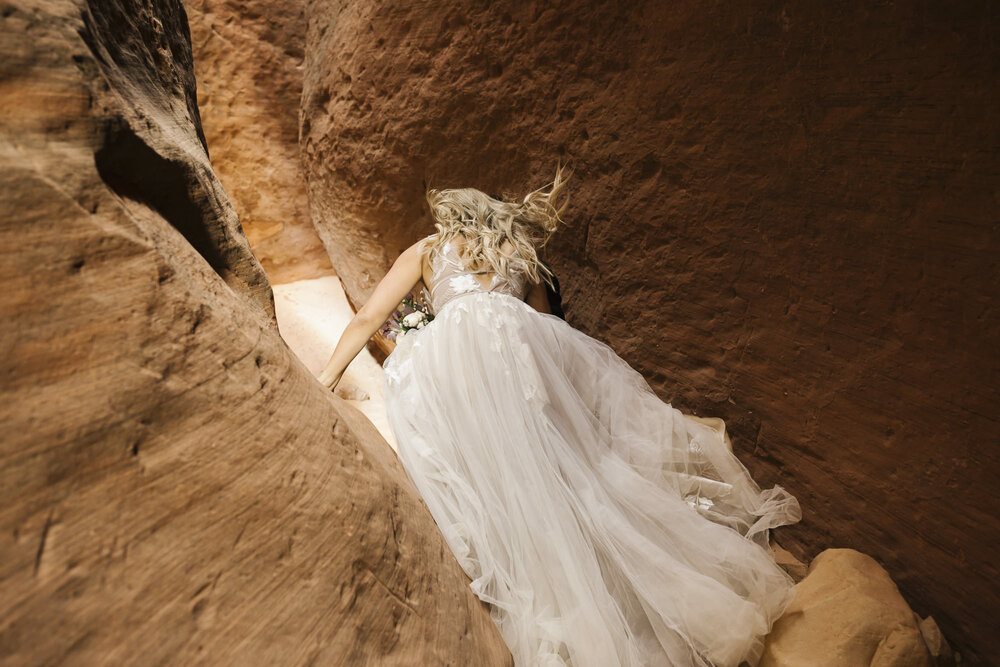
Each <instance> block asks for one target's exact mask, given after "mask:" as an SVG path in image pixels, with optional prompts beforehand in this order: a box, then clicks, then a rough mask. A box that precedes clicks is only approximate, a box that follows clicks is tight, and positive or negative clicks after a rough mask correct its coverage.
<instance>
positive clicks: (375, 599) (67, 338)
mask: <svg viewBox="0 0 1000 667" xmlns="http://www.w3.org/2000/svg"><path fill="white" fill-rule="evenodd" d="M0 31H2V34H0V55H2V57H0V83H2V91H0V94H2V98H0V99H2V103H3V107H2V109H3V114H2V116H0V181H2V186H0V187H2V189H3V192H4V199H3V202H2V204H0V280H2V283H3V286H4V288H3V290H2V291H0V312H2V313H3V317H2V318H0V341H2V343H3V349H4V354H3V355H2V358H0V378H2V382H0V457H2V465H0V564H2V566H0V618H2V619H3V622H2V623H0V663H3V664H5V665H7V664H9V665H29V664H30V665H35V664H37V665H43V664H87V665H117V664H176V665H192V664H212V665H215V664H240V665H246V664H282V665H298V664H330V665H332V664H350V665H366V664H378V665H417V664H419V665H432V664H441V663H447V662H452V663H453V664H510V655H509V653H508V652H507V650H506V647H505V646H504V645H503V643H502V640H501V639H500V637H499V635H498V633H497V632H496V628H495V626H494V625H493V623H492V621H491V620H490V619H489V616H488V612H487V610H486V609H485V608H484V606H483V605H482V604H481V603H480V602H479V600H478V599H476V598H475V596H474V595H473V594H472V592H471V591H470V590H469V588H468V585H467V583H468V580H467V578H466V577H465V575H464V573H462V571H461V569H460V568H459V566H458V564H457V562H455V560H454V557H453V556H452V555H451V553H450V552H449V551H448V549H447V547H446V545H445V543H444V541H443V539H442V538H441V537H440V534H439V532H438V531H437V529H436V527H435V526H434V524H433V521H432V519H431V517H430V515H429V514H428V512H427V511H426V508H425V507H424V506H423V504H422V503H421V501H420V500H419V499H418V497H417V496H416V495H415V492H414V491H413V490H412V487H411V486H410V485H409V482H408V480H406V479H405V475H404V473H403V471H402V469H401V467H400V466H399V464H398V462H397V461H396V459H395V457H394V455H393V453H392V451H391V450H390V449H389V447H388V446H387V445H386V443H385V442H384V441H383V440H382V439H381V438H380V437H379V436H378V434H377V432H376V431H375V430H374V428H373V427H372V426H371V425H370V423H369V422H368V421H367V420H366V419H364V418H363V417H362V416H361V415H360V413H358V412H357V411H355V410H353V409H352V408H350V406H348V405H347V404H346V402H344V401H343V400H341V399H339V398H337V397H334V396H332V395H331V394H330V393H329V392H327V391H325V390H324V389H323V388H322V387H321V386H320V385H319V384H318V383H317V382H316V381H315V380H314V379H313V378H312V377H311V376H310V375H309V373H308V372H307V370H306V369H305V367H304V366H303V365H302V364H301V363H300V362H299V361H298V360H297V359H296V357H295V356H294V355H292V354H291V353H290V351H289V350H288V348H287V346H286V345H285V344H284V343H283V342H282V341H281V339H280V337H279V335H278V332H277V329H276V327H275V325H274V322H273V319H272V318H273V310H272V309H271V303H272V302H271V292H270V290H269V288H268V284H267V281H266V279H265V278H264V277H263V273H262V272H260V270H259V266H258V265H257V264H256V262H255V260H254V259H253V256H252V255H251V254H250V252H249V249H248V246H247V243H246V240H245V238H244V237H243V235H242V232H241V231H240V230H239V226H238V223H237V221H236V217H235V214H234V213H233V211H232V208H231V205H230V204H229V202H228V200H227V199H226V197H225V194H224V192H223V191H222V189H221V187H220V186H219V184H218V180H217V179H216V178H215V176H214V174H213V172H212V171H211V169H210V167H209V165H208V161H207V156H206V154H205V151H204V147H203V144H202V141H201V139H200V136H199V134H200V130H199V123H198V114H197V108H196V106H195V103H194V87H193V83H194V82H193V76H192V71H191V56H190V45H189V42H188V38H187V27H186V23H185V19H184V13H183V11H182V8H181V6H180V4H179V3H178V2H171V1H169V0H164V1H163V2H159V3H156V4H155V5H153V4H149V3H146V2H144V1H142V0H104V1H102V2H97V1H96V0H95V1H94V2H90V3H86V2H82V1H78V2H72V1H71V0H35V1H30V0H24V1H23V2H19V3H17V4H16V5H7V6H6V7H5V8H4V11H3V13H2V17H0Z"/></svg>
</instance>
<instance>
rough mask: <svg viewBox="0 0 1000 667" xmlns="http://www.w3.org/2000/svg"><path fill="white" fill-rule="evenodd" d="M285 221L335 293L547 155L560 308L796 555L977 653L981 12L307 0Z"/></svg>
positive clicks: (988, 426)
mask: <svg viewBox="0 0 1000 667" xmlns="http://www.w3.org/2000/svg"><path fill="white" fill-rule="evenodd" d="M307 16H308V37H307V41H306V60H305V73H304V87H303V98H302V110H301V128H300V141H301V149H302V155H303V159H304V160H305V163H306V168H307V171H308V177H309V189H310V205H311V213H312V217H313V220H314V223H315V224H316V227H317V230H318V232H319V234H320V237H321V239H322V240H323V242H324V243H325V244H326V246H327V249H328V251H329V253H330V256H331V258H332V259H333V263H334V267H335V268H336V270H337V271H338V273H339V274H340V275H341V277H342V278H343V280H344V283H345V286H346V288H347V291H348V294H349V295H350V297H351V299H352V300H353V301H354V303H355V304H360V303H363V302H364V301H365V299H366V298H367V297H368V295H369V294H370V293H371V290H372V289H373V288H374V286H375V285H376V284H377V282H378V280H379V279H380V278H381V277H382V275H383V274H384V272H385V271H386V270H387V268H388V266H389V265H390V264H391V262H392V261H393V260H394V259H395V257H396V256H397V255H398V253H399V252H400V251H401V250H402V249H403V248H404V247H406V246H407V245H408V244H409V243H411V242H413V241H415V240H416V239H417V238H419V237H420V236H421V235H423V234H427V233H429V232H431V231H432V230H433V228H432V226H431V222H430V220H429V218H428V214H427V211H426V205H425V203H424V199H423V193H424V188H425V187H426V186H434V187H464V186H472V187H477V188H480V189H482V190H484V191H486V192H501V193H502V192H512V193H513V192H520V193H522V194H523V193H524V192H526V191H527V190H529V189H533V188H536V187H540V186H542V185H543V184H544V183H545V182H546V181H547V180H549V179H551V177H552V174H553V172H554V169H555V166H556V160H557V159H563V160H569V161H570V163H571V164H572V166H574V167H575V168H576V176H575V183H574V184H573V186H572V192H573V201H572V203H571V210H570V212H569V213H568V215H567V225H566V227H565V228H564V229H563V230H562V231H561V232H560V233H558V234H557V235H556V237H555V239H554V240H553V243H552V245H551V247H550V248H549V250H550V252H549V255H548V259H549V261H550V262H551V264H552V266H553V267H554V268H555V270H556V272H557V274H558V276H559V278H560V281H561V282H562V284H563V286H564V299H565V302H564V303H565V307H566V312H567V317H568V320H569V321H570V323H571V324H573V325H574V326H576V327H578V328H580V329H581V330H583V331H585V332H587V333H588V334H590V335H593V336H595V337H597V338H599V339H601V340H603V341H606V342H608V343H609V344H611V345H612V346H613V347H614V348H615V349H616V350H617V351H618V352H619V353H620V354H621V355H622V356H623V357H624V358H625V359H626V360H627V361H629V362H630V363H631V364H632V365H633V366H635V367H636V368H637V369H638V370H640V371H641V372H642V373H643V374H644V375H645V377H646V378H647V379H648V380H649V382H650V384H651V385H652V386H653V388H654V389H655V390H656V391H657V392H658V394H659V395H660V396H661V397H662V398H663V399H664V400H668V401H671V402H672V403H674V405H675V406H676V407H678V408H680V409H682V410H684V411H686V412H693V413H695V414H699V415H702V416H718V417H722V418H724V419H725V420H726V421H727V424H728V426H729V429H730V432H731V433H732V436H733V443H734V448H735V451H736V452H737V454H738V455H739V456H740V457H741V459H742V460H743V461H744V462H745V463H746V465H747V466H748V467H749V468H750V470H751V472H752V473H753V474H754V476H755V477H756V478H757V479H758V480H759V481H760V482H761V483H762V484H763V485H771V484H773V483H776V482H780V483H781V484H782V485H784V486H786V488H788V489H789V490H790V491H791V492H793V493H794V494H795V495H796V496H797V497H798V498H799V499H800V501H801V504H802V506H803V511H804V519H803V521H802V522H801V523H800V524H798V525H796V526H793V527H789V528H783V529H780V530H779V535H778V537H779V539H780V541H781V542H782V543H783V544H785V545H786V546H787V547H789V549H790V550H792V551H793V552H795V553H796V555H798V556H799V557H800V558H802V559H803V560H809V559H810V558H811V557H812V556H813V555H815V554H816V553H818V552H819V551H821V550H822V549H824V548H826V547H851V548H855V549H858V550H860V551H862V552H865V553H868V554H871V555H873V556H874V557H875V558H877V559H878V561H879V562H881V563H882V564H883V565H884V566H885V567H886V568H887V569H888V571H889V572H890V573H891V575H892V577H893V579H894V580H895V581H897V582H898V583H899V587H900V589H901V591H902V592H903V594H904V596H905V597H906V598H907V599H908V600H909V601H910V603H911V604H912V605H913V607H914V609H915V610H916V611H917V612H918V613H921V614H928V613H932V612H933V613H934V615H935V618H936V619H937V620H938V621H939V622H940V624H941V626H942V629H943V631H944V633H945V635H946V636H947V637H948V638H949V639H950V640H951V641H952V642H953V643H955V644H957V645H958V647H959V648H960V649H961V650H962V651H963V653H964V655H965V656H966V658H967V659H969V660H971V661H976V660H982V659H985V658H986V657H987V656H992V655H996V654H997V653H998V652H1000V642H998V640H997V638H996V635H995V634H993V633H992V632H990V631H989V629H988V627H989V623H987V622H984V619H988V618H992V617H993V616H995V615H996V613H997V612H998V611H1000V603H998V591H997V588H996V586H995V585H994V582H995V581H996V578H997V574H998V573H997V566H996V563H997V562H998V560H1000V553H998V549H997V544H996V542H995V541H994V540H991V539H990V536H991V535H995V534H997V531H998V529H1000V519H998V518H997V516H996V514H995V512H994V511H993V510H994V508H996V507H997V506H998V498H997V495H998V494H997V485H996V483H995V480H996V478H997V475H998V472H1000V469H998V464H997V461H996V457H995V453H994V452H993V451H992V450H991V448H992V447H994V446H995V443H996V427H997V418H996V409H995V406H996V405H997V402H998V399H1000V372H998V358H997V357H998V355H997V353H996V351H997V350H998V349H1000V335H998V332H1000V322H998V313H997V308H996V297H997V281H996V260H995V257H996V254H997V250H998V243H997V228H996V210H997V200H996V195H995V192H996V179H997V164H996V155H997V143H998V142H997V120H996V111H995V108H996V101H995V99H993V98H994V97H995V95H994V94H993V92H994V91H995V89H996V88H995V74H996V51H995V46H994V45H995V43H996V38H997V31H996V17H995V12H992V11H991V9H990V5H989V3H988V2H985V1H982V0H977V1H975V2H969V3H964V4H962V5H960V6H959V5H946V4H941V3H932V2H913V3H888V2H875V3H869V2H860V1H856V2H851V3H847V4H844V3H840V4H837V5H830V4H828V3H826V4H825V3H816V2H813V3H805V2H794V3H785V4H768V3H749V4H747V3H743V4H740V5H733V4H732V3H715V4H711V3H709V4H706V3H703V2H681V3H661V2H651V1H646V2H636V3H603V4H600V3H599V4H594V3H585V2H579V1H561V2H555V3H512V2H511V3H493V4H491V5H490V6H489V7H488V8H487V7H484V6H482V5H477V4H475V3H469V2H464V1H462V0H435V1H434V2H431V3H420V4H419V5H410V6H407V5H391V6H390V5H382V4H378V3H372V2H356V3H346V4H330V3H325V2H318V1H317V0H312V1H311V2H310V3H309V4H308V6H307Z"/></svg>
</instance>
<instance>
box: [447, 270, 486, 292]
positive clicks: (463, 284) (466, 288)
mask: <svg viewBox="0 0 1000 667" xmlns="http://www.w3.org/2000/svg"><path fill="white" fill-rule="evenodd" d="M448 282H449V283H450V284H451V289H452V290H453V291H454V292H455V293H456V294H461V293H463V292H474V291H476V290H477V289H480V288H481V287H482V285H480V284H479V281H478V280H476V279H475V278H473V277H472V276H471V275H469V274H468V273H465V274H462V275H460V276H455V277H454V278H449V279H448Z"/></svg>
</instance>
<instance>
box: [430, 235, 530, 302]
mask: <svg viewBox="0 0 1000 667" xmlns="http://www.w3.org/2000/svg"><path fill="white" fill-rule="evenodd" d="M501 250H502V251H504V253H505V254H506V255H507V256H508V257H510V258H511V260H512V261H511V267H510V275H509V276H508V277H506V278H504V277H503V276H500V275H498V274H497V273H495V272H493V271H491V270H490V269H488V268H486V269H478V270H477V269H475V268H472V267H473V262H472V261H471V260H470V258H469V257H468V256H467V253H466V244H465V242H464V241H463V240H462V239H461V237H456V238H453V239H449V240H448V241H446V242H445V243H444V244H442V245H441V246H440V247H438V248H436V249H435V250H434V251H433V252H432V253H431V254H430V256H429V257H428V260H427V271H426V273H425V280H424V282H425V283H426V284H427V287H428V291H429V293H430V296H431V309H432V310H433V312H434V313H435V314H436V313H438V312H440V311H441V309H442V308H443V307H444V305H445V304H446V303H447V302H449V301H451V299H453V298H455V297H456V296H458V295H460V294H465V293H468V292H499V293H501V294H508V295H510V296H513V297H515V298H517V299H524V296H525V293H526V291H527V288H528V286H529V285H528V283H529V281H528V280H527V276H526V274H525V272H524V271H523V269H522V268H521V267H520V265H519V264H518V262H517V261H516V260H517V255H516V253H515V252H514V246H513V244H510V243H509V242H507V243H506V244H505V246H503V247H501Z"/></svg>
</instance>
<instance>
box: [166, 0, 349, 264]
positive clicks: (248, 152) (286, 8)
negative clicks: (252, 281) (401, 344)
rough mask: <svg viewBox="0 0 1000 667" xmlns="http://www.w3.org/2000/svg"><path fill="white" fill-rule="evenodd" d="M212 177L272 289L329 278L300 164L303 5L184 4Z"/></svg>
mask: <svg viewBox="0 0 1000 667" xmlns="http://www.w3.org/2000/svg"><path fill="white" fill-rule="evenodd" d="M184 4H185V6H186V8H187V13H188V17H189V19H190V24H191V41H192V45H193V48H194V63H195V74H196V75H197V79H198V106H199V108H200V111H201V116H202V120H203V122H204V127H205V137H206V139H207V141H208V149H209V152H210V154H211V157H212V166H213V167H214V168H215V171H216V173H218V175H219V178H220V179H221V181H222V183H223V185H225V187H226V192H227V193H228V194H229V197H230V200H231V201H232V203H233V206H234V207H235V209H236V212H237V213H238V214H239V218H240V222H241V223H242V224H243V229H244V230H245V231H246V234H247V237H248V238H249V240H250V245H251V247H252V248H253V251H254V254H255V255H256V256H257V257H258V258H259V259H260V262H261V264H262V265H263V267H264V269H265V270H266V271H267V276H268V278H269V279H270V280H271V282H272V283H288V282H293V281H296V280H303V279H306V278H316V277H319V276H323V275H332V274H333V267H332V266H331V265H330V258H329V257H328V256H327V254H326V249H325V248H324V247H323V244H322V243H321V242H320V240H319V237H318V236H317V235H316V231H315V229H314V228H313V225H312V221H311V220H310V218H309V201H308V195H307V192H306V178H305V173H304V172H303V170H302V166H301V164H300V162H299V143H298V140H299V99H300V97H301V95H302V59H303V57H304V54H303V46H304V43H305V34H306V24H305V13H304V6H303V3H299V2H282V3H280V4H277V5H276V4H275V3H272V2H262V1H259V0H185V3H184Z"/></svg>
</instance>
